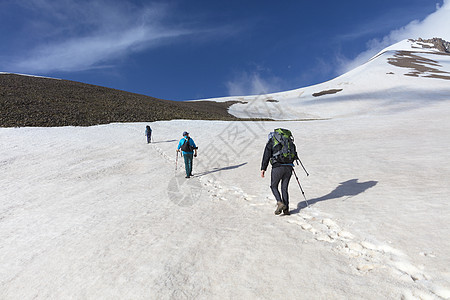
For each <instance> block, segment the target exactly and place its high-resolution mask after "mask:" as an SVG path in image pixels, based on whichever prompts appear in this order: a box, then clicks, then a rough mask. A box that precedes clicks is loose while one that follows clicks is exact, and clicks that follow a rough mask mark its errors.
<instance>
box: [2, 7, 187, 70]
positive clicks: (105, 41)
mask: <svg viewBox="0 0 450 300" xmlns="http://www.w3.org/2000/svg"><path fill="white" fill-rule="evenodd" d="M25 2H26V3H25ZM25 2H24V1H19V2H17V5H24V6H23V7H22V9H23V11H24V14H26V15H27V16H31V19H30V20H28V21H26V20H25V17H24V21H26V23H25V24H24V25H23V30H22V32H25V34H26V35H27V36H28V37H29V39H28V40H29V43H30V45H27V47H26V49H24V50H22V51H15V52H14V53H9V54H8V55H7V56H5V55H4V56H3V58H2V61H0V63H1V65H2V66H3V68H5V69H7V71H10V72H29V73H47V72H52V71H82V70H89V69H93V68H101V67H105V66H107V65H108V64H111V63H112V62H113V61H114V60H116V59H119V58H122V57H126V56H127V55H129V54H131V53H134V52H137V51H141V50H144V49H148V48H151V47H157V46H159V45H161V44H163V43H166V42H168V41H172V40H174V39H176V38H180V37H183V36H187V35H189V34H192V33H194V32H196V30H194V29H189V28H184V27H182V26H172V25H170V24H169V23H170V22H168V21H167V19H169V18H170V11H169V7H168V6H167V5H161V4H159V5H154V4H152V5H147V6H136V5H133V4H131V3H127V2H123V1H103V0H90V1H70V0H61V1H50V0H34V1H25ZM19 38H20V37H19ZM21 38H25V36H22V37H21Z"/></svg>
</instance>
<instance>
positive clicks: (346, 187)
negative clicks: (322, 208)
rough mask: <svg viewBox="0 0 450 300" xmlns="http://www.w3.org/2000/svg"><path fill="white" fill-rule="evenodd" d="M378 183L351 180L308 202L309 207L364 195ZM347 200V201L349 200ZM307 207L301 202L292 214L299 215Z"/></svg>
mask: <svg viewBox="0 0 450 300" xmlns="http://www.w3.org/2000/svg"><path fill="white" fill-rule="evenodd" d="M377 183H378V181H366V182H358V179H351V180H347V181H344V182H341V183H339V185H338V186H337V187H336V188H335V189H334V190H332V191H331V192H330V193H328V194H326V195H324V196H322V197H320V198H314V199H310V200H308V204H309V205H313V204H314V203H317V202H320V201H325V200H331V199H337V198H341V197H348V198H350V197H353V196H356V195H358V194H361V193H364V192H365V191H367V190H368V189H370V188H371V187H374V186H375V185H376V184H377ZM348 198H346V199H345V200H347V199H348ZM305 207H306V202H305V201H301V202H299V203H298V204H297V208H296V209H295V210H293V211H291V213H294V214H295V213H299V212H300V210H301V209H302V208H305Z"/></svg>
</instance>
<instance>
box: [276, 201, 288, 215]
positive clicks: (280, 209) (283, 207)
mask: <svg viewBox="0 0 450 300" xmlns="http://www.w3.org/2000/svg"><path fill="white" fill-rule="evenodd" d="M285 208H286V206H285V205H284V204H283V202H277V209H276V210H275V214H276V215H279V214H281V211H283V209H285Z"/></svg>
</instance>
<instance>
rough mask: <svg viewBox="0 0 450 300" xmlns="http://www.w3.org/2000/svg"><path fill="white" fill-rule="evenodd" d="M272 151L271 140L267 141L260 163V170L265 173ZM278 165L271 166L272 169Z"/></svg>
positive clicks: (278, 164)
mask: <svg viewBox="0 0 450 300" xmlns="http://www.w3.org/2000/svg"><path fill="white" fill-rule="evenodd" d="M272 149H273V140H272V139H269V141H268V142H267V144H266V148H264V154H263V158H262V162H261V170H264V171H266V170H267V166H268V165H269V162H270V159H271V158H272ZM280 165H281V164H280V163H277V162H276V163H274V164H273V165H272V168H276V167H278V166H280Z"/></svg>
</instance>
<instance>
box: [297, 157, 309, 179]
mask: <svg viewBox="0 0 450 300" xmlns="http://www.w3.org/2000/svg"><path fill="white" fill-rule="evenodd" d="M298 162H300V164H301V165H302V168H303V170H305V173H306V176H309V174H308V171H306V169H305V166H303V164H302V161H301V160H300V158H298V157H297V165H298Z"/></svg>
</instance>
